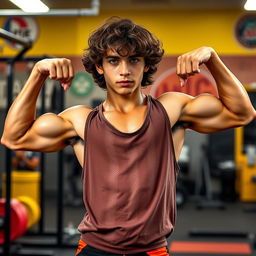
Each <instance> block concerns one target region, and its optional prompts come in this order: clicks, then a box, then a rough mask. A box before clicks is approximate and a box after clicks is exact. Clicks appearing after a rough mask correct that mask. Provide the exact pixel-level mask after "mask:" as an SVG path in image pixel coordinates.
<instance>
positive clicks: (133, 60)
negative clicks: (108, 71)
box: [130, 57, 140, 63]
mask: <svg viewBox="0 0 256 256" xmlns="http://www.w3.org/2000/svg"><path fill="white" fill-rule="evenodd" d="M139 61H140V59H139V58H136V57H134V58H131V59H130V62H131V63H138V62H139Z"/></svg>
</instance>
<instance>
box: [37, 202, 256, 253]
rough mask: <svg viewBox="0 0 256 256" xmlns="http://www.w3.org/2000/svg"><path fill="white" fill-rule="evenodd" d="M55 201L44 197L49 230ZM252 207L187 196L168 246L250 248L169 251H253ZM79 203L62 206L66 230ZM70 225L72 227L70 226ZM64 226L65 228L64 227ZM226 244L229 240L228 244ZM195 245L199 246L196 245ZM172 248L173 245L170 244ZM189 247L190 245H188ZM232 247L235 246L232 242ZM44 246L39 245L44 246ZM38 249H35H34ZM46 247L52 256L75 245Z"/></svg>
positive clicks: (78, 212)
mask: <svg viewBox="0 0 256 256" xmlns="http://www.w3.org/2000/svg"><path fill="white" fill-rule="evenodd" d="M55 205H56V203H55V201H54V200H53V199H52V198H49V199H47V207H46V209H47V213H46V218H45V221H46V222H45V224H46V229H49V230H52V229H53V227H55V226H56V218H55V216H56V207H55ZM253 207H254V208H255V209H256V205H253V204H245V203H241V202H234V203H226V204H225V209H216V208H205V209H201V210H198V209H197V207H196V202H193V200H190V201H189V202H187V203H186V204H185V205H184V206H183V207H182V208H180V209H178V215H177V223H176V228H175V231H174V233H173V234H172V236H171V237H169V239H168V244H169V246H170V245H171V244H173V245H174V242H177V241H186V242H191V241H194V242H208V243H210V244H211V243H212V242H221V243H224V242H228V243H232V244H235V245H238V247H237V248H238V249H239V248H241V247H239V244H240V243H246V244H248V247H249V248H250V252H248V251H247V252H244V253H240V254H239V252H238V251H236V252H233V254H232V253H230V252H228V251H227V252H226V253H225V252H224V253H221V252H215V253H213V252H211V253H203V254H202V253H195V252H194V253H192V251H191V252H186V253H184V252H183V253H182V252H180V251H179V249H178V251H177V250H176V251H175V252H174V251H173V252H172V251H171V255H174V256H175V255H177V256H195V255H204V256H208V255H209V256H210V255H211V256H215V255H218V256H224V255H229V256H231V255H236V256H242V255H250V256H253V255H256V250H255V249H253V247H254V246H253V244H252V238H253V237H254V234H256V225H255V224H256V221H255V217H256V211H254V212H253V211H251V212H248V211H246V209H248V208H250V209H253ZM83 214H84V212H83V207H81V206H76V207H70V206H65V208H64V223H65V224H64V226H65V227H66V228H67V227H69V231H70V232H71V233H72V231H74V230H75V228H76V226H77V225H78V224H79V221H80V220H81V218H82V216H83ZM73 227H74V229H73ZM66 230H67V229H66ZM190 231H204V232H219V233H221V234H222V235H223V232H224V233H227V232H228V233H231V234H237V233H239V234H241V233H246V234H248V237H244V238H241V237H224V236H222V237H221V236H215V237H212V236H211V237H206V236H203V237H201V236H200V237H195V236H193V237H191V236H190V235H189V233H190ZM78 239H79V235H75V236H73V238H72V239H70V241H71V240H72V243H74V244H76V243H77V241H78ZM214 246H215V247H218V246H219V245H216V244H215V245H213V247H214ZM229 246H230V244H229ZM199 247H201V246H200V245H199ZM173 248H174V247H173ZM191 248H192V247H191ZM233 248H235V247H234V246H233ZM45 249H46V248H42V250H45ZM37 250H38V249H37ZM47 250H50V251H53V255H55V256H73V255H74V252H75V249H74V248H73V249H71V248H64V249H52V248H47Z"/></svg>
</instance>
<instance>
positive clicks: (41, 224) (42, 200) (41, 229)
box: [39, 85, 45, 233]
mask: <svg viewBox="0 0 256 256" xmlns="http://www.w3.org/2000/svg"><path fill="white" fill-rule="evenodd" d="M44 113H45V85H44V86H43V88H42V90H41V110H40V114H41V115H43V114H44ZM40 171H41V181H40V207H41V218H40V222H39V232H40V233H43V232H44V225H45V194H44V187H45V154H44V153H41V164H40Z"/></svg>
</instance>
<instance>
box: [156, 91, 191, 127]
mask: <svg viewBox="0 0 256 256" xmlns="http://www.w3.org/2000/svg"><path fill="white" fill-rule="evenodd" d="M193 98H194V97H192V96H190V95H188V94H185V93H180V92H167V93H164V94H162V95H160V96H159V97H158V98H157V100H158V101H159V102H160V103H161V104H162V105H163V107H164V108H165V110H166V112H167V114H168V116H169V119H170V121H171V125H172V127H173V126H174V125H175V124H176V122H177V121H178V120H179V118H180V116H181V112H182V110H183V108H184V106H185V105H186V104H187V103H188V102H190V101H191V100H192V99H193Z"/></svg>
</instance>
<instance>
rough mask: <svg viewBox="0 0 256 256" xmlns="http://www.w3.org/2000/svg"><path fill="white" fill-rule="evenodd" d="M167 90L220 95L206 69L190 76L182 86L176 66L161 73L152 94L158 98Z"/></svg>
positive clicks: (191, 93) (192, 94)
mask: <svg viewBox="0 0 256 256" xmlns="http://www.w3.org/2000/svg"><path fill="white" fill-rule="evenodd" d="M166 92H182V93H186V94H189V95H191V96H197V95H200V94H202V93H209V94H212V95H215V96H217V95H218V91H217V87H216V84H215V82H214V80H213V78H212V77H211V76H209V74H208V73H207V72H206V71H204V70H201V73H200V74H197V75H194V76H191V77H189V78H188V79H187V81H186V83H185V85H184V86H183V87H181V85H180V81H179V78H178V76H177V74H176V68H171V69H168V70H167V71H165V72H164V73H163V74H162V75H160V77H158V79H157V80H156V81H155V83H154V85H153V86H152V88H151V91H150V94H151V95H152V96H153V97H155V98H157V97H159V96H160V95H161V94H163V93H166Z"/></svg>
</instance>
